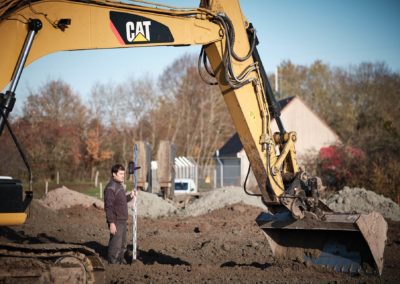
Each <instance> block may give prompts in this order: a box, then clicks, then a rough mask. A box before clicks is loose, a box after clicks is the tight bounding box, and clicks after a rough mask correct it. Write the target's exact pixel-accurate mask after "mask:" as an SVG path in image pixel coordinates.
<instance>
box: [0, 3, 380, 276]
mask: <svg viewBox="0 0 400 284" xmlns="http://www.w3.org/2000/svg"><path fill="white" fill-rule="evenodd" d="M3 2H4V1H3ZM131 2H133V4H131V3H130V2H129V3H128V2H126V3H125V2H124V3H122V2H115V1H107V0H91V1H90V0H89V1H83V0H37V1H35V0H31V1H17V0H6V1H5V2H4V3H3V4H1V5H0V36H1V39H2V44H1V45H0V62H1V63H2V64H1V68H2V69H1V75H0V89H3V88H5V87H6V85H7V84H8V89H7V91H6V92H5V93H4V94H2V97H1V100H0V102H1V104H0V111H1V113H2V115H1V117H0V134H1V130H2V127H3V126H4V124H5V123H6V121H7V116H8V114H9V112H11V111H12V106H13V103H14V101H15V90H16V86H17V84H18V80H19V77H20V74H21V72H22V70H23V68H24V67H25V66H27V65H29V64H30V63H32V62H33V61H34V60H37V59H39V58H40V57H43V56H45V55H47V54H50V53H53V52H57V51H65V50H70V51H72V50H83V49H104V48H131V47H151V46H160V45H162V46H185V45H201V46H202V52H201V57H200V59H201V60H199V61H200V62H201V61H202V62H203V63H204V65H205V66H204V67H205V70H206V71H207V73H208V74H209V75H210V76H208V77H209V79H210V78H212V80H215V82H214V83H215V84H218V86H219V88H220V90H221V93H222V95H223V97H224V100H225V102H226V105H227V108H228V111H229V112H230V114H231V116H232V119H233V122H234V125H235V127H236V130H237V132H238V134H239V137H240V140H241V142H242V144H243V146H244V149H245V152H246V154H247V157H248V159H249V161H250V164H251V167H252V170H253V173H254V175H255V177H256V179H257V182H258V186H259V189H260V191H261V195H262V200H263V202H264V203H265V204H266V206H267V207H268V208H269V210H270V213H268V216H265V214H267V213H265V214H264V215H260V218H258V219H257V223H258V224H259V226H260V227H261V228H262V230H263V232H264V233H265V234H266V236H267V238H268V240H269V241H270V244H271V247H272V248H273V251H274V253H276V254H277V255H279V254H282V251H287V253H283V254H282V255H283V256H288V255H290V254H292V253H291V251H290V250H289V248H290V247H291V245H290V244H289V243H290V241H289V240H291V237H293V238H294V239H295V240H294V241H293V242H292V246H294V249H296V250H298V249H299V247H304V245H305V243H306V242H305V241H303V242H300V243H301V245H299V243H298V240H297V239H296V235H297V233H298V231H299V230H301V231H303V232H305V235H306V236H307V235H315V236H319V237H317V240H320V239H323V238H322V237H321V236H320V233H321V232H325V233H328V232H329V233H330V232H331V231H332V230H333V231H335V232H337V231H338V232H339V233H340V232H341V229H340V226H341V225H342V224H346V226H347V227H346V230H347V231H352V232H355V235H356V237H355V238H357V237H358V238H359V237H360V236H359V235H357V234H359V233H360V232H361V238H363V239H367V245H366V247H367V250H368V251H373V252H371V253H367V254H366V255H365V257H364V258H365V259H369V260H370V263H372V266H374V267H376V268H377V270H378V271H379V272H381V271H382V265H383V258H382V255H383V247H384V246H382V242H383V243H384V242H385V238H386V232H384V238H383V237H379V238H378V239H379V241H378V243H379V244H375V245H374V249H371V248H370V247H371V246H372V245H371V244H370V243H369V242H368V240H369V239H370V236H368V237H367V236H366V234H369V232H367V233H365V229H360V227H361V226H359V225H358V224H357V220H359V219H363V222H364V223H365V220H369V221H370V222H373V223H374V224H375V223H376V224H377V226H378V227H379V228H380V229H381V230H383V231H384V230H385V224H386V223H385V221H384V220H383V218H382V217H381V216H380V217H379V216H378V217H376V216H375V215H374V216H375V217H374V219H372V217H370V218H364V217H365V216H364V215H363V216H364V217H363V216H360V215H354V214H353V215H351V216H350V215H346V216H342V215H340V216H339V215H338V214H336V213H333V212H330V210H329V209H328V208H327V206H326V205H324V204H323V203H322V202H321V201H320V200H319V197H318V184H319V182H318V179H317V178H315V177H310V176H308V175H307V174H306V173H305V172H303V171H302V170H300V168H299V165H298V163H297V160H296V151H295V142H296V140H297V135H296V133H295V132H286V131H285V129H284V126H283V124H282V122H281V120H280V118H279V108H278V107H277V104H276V101H275V99H274V96H273V93H272V90H271V87H270V85H269V82H268V79H267V76H266V73H265V70H264V68H263V65H262V62H261V59H260V57H259V55H258V51H257V47H256V45H257V43H258V39H257V35H256V31H255V29H254V28H253V27H252V25H251V24H250V23H249V22H248V20H247V19H246V18H245V16H244V15H243V14H242V12H241V9H240V5H239V2H238V1H237V0H202V1H201V2H200V6H199V8H196V9H177V8H172V7H167V6H164V5H161V4H154V5H151V4H149V3H147V2H146V5H139V4H135V3H141V2H142V1H131ZM127 60H128V59H127ZM131 60H132V66H133V68H135V66H134V58H132V59H131ZM203 76H204V75H203ZM272 119H275V121H276V122H277V124H278V127H279V130H280V131H279V132H278V133H272V131H271V120H272ZM272 213H276V214H272ZM361 217H363V218H361ZM346 218H347V219H346ZM307 220H312V221H313V222H311V223H310V222H308V221H307ZM327 220H328V221H327ZM349 220H351V221H349ZM367 223H368V222H367ZM296 224H297V225H296ZM312 224H314V225H312ZM332 224H334V226H333V225H332ZM333 227H334V228H335V229H332V228H333ZM364 227H365V226H364ZM289 228H290V229H289ZM315 231H318V234H317V233H314V232H315ZM281 232H285V233H286V232H290V233H289V234H288V235H289V238H287V239H285V240H286V241H285V242H286V243H282V242H281V241H280V239H282V238H280V237H281V235H282V234H281ZM373 237H375V238H376V237H377V236H373ZM306 239H307V237H306ZM310 240H311V238H309V241H310ZM309 241H308V243H307V244H306V247H307V245H308V246H310V245H311V244H310V242H309ZM311 242H313V244H312V245H315V242H314V241H313V240H312V241H311ZM364 243H365V241H364ZM376 247H379V249H375V248H376ZM324 248H325V247H324V246H323V245H321V246H320V247H318V249H320V250H321V251H324ZM312 249H313V250H315V249H317V248H315V247H313V248H312ZM296 257H298V256H297V255H296ZM371 259H373V260H371ZM352 265H353V264H352Z"/></svg>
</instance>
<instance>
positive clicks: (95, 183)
mask: <svg viewBox="0 0 400 284" xmlns="http://www.w3.org/2000/svg"><path fill="white" fill-rule="evenodd" d="M98 181H99V171H96V175H95V177H94V186H95V187H97V184H98Z"/></svg>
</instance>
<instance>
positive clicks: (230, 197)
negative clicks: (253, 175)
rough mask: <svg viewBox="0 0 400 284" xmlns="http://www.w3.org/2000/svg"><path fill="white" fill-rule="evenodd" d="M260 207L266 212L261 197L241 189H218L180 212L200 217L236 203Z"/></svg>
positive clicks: (183, 214)
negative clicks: (248, 193)
mask: <svg viewBox="0 0 400 284" xmlns="http://www.w3.org/2000/svg"><path fill="white" fill-rule="evenodd" d="M241 202H242V203H244V204H247V205H251V206H255V207H260V208H262V209H264V210H266V207H265V205H263V204H262V202H261V198H260V197H255V196H250V195H247V194H246V193H245V192H244V190H243V189H242V188H240V187H232V188H223V189H216V190H213V191H210V192H208V193H207V194H206V195H204V196H202V197H201V198H200V199H197V200H196V201H194V202H193V203H191V204H189V205H188V206H186V207H185V208H184V209H183V210H181V211H179V212H178V215H181V216H199V215H203V214H206V213H209V212H211V211H213V210H216V209H220V208H224V207H227V206H229V205H233V204H236V203H241Z"/></svg>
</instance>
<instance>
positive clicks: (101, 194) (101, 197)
mask: <svg viewBox="0 0 400 284" xmlns="http://www.w3.org/2000/svg"><path fill="white" fill-rule="evenodd" d="M99 193H100V194H99V195H100V199H103V184H102V183H100V187H99Z"/></svg>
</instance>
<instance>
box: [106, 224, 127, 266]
mask: <svg viewBox="0 0 400 284" xmlns="http://www.w3.org/2000/svg"><path fill="white" fill-rule="evenodd" d="M115 226H116V227H117V232H116V233H115V235H112V234H110V240H109V242H108V262H109V263H112V264H113V263H122V264H124V263H126V260H125V252H126V229H127V224H126V221H123V222H120V223H118V222H117V223H116V224H115Z"/></svg>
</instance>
